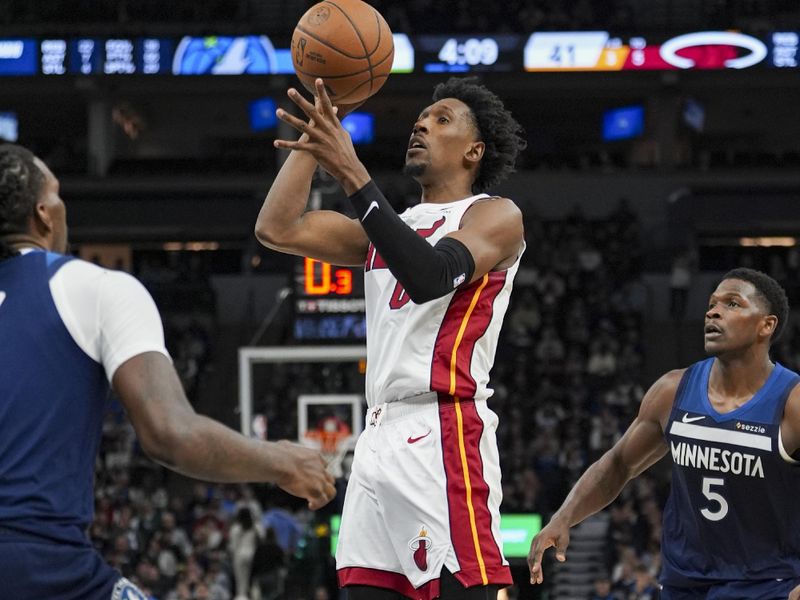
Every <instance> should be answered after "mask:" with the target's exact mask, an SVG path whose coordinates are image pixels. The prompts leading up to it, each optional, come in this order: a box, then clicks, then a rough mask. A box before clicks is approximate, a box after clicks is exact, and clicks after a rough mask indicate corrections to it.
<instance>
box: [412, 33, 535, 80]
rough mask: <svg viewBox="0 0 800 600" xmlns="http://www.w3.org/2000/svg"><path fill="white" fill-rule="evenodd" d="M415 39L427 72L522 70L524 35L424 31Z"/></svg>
mask: <svg viewBox="0 0 800 600" xmlns="http://www.w3.org/2000/svg"><path fill="white" fill-rule="evenodd" d="M414 43H415V46H416V54H417V62H418V63H419V64H420V65H421V66H422V70H423V71H424V72H426V73H469V72H473V71H519V70H520V66H521V64H520V62H521V58H522V56H521V54H522V38H521V37H520V36H517V35H475V36H468V35H459V36H445V35H421V36H417V37H416V38H414Z"/></svg>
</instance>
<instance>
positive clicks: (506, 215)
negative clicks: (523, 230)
mask: <svg viewBox="0 0 800 600" xmlns="http://www.w3.org/2000/svg"><path fill="white" fill-rule="evenodd" d="M467 219H475V220H480V221H485V220H486V219H491V220H495V221H496V220H500V221H503V222H506V223H509V222H519V223H520V224H521V223H522V211H521V210H520V208H519V206H517V205H516V203H515V202H514V201H513V200H511V198H506V197H505V196H482V197H479V198H476V199H475V201H474V202H473V203H472V204H470V206H469V208H467V212H466V213H465V215H464V220H465V221H466V220H467Z"/></svg>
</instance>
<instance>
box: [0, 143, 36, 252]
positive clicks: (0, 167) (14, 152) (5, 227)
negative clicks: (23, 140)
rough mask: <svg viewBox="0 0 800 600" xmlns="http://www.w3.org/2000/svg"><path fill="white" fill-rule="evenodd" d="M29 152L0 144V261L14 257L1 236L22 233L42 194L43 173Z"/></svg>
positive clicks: (14, 145)
mask: <svg viewBox="0 0 800 600" xmlns="http://www.w3.org/2000/svg"><path fill="white" fill-rule="evenodd" d="M34 158H35V157H34V155H33V153H32V152H31V151H30V150H28V149H27V148H23V147H22V146H17V145H16V144H0V260H1V259H3V258H8V257H9V256H13V255H14V254H16V253H15V252H14V251H13V250H12V249H11V247H10V246H9V245H8V244H6V243H4V242H3V236H6V235H9V234H12V233H23V232H25V231H26V230H27V228H28V221H29V219H30V217H31V216H32V215H33V211H34V210H35V208H36V203H37V202H38V201H39V196H41V193H42V187H43V185H44V173H42V170H41V169H40V168H39V167H38V166H36V163H35V162H34Z"/></svg>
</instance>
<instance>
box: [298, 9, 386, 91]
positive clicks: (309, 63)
mask: <svg viewBox="0 0 800 600" xmlns="http://www.w3.org/2000/svg"><path fill="white" fill-rule="evenodd" d="M393 59H394V42H393V41H392V31H391V30H390V29H389V25H388V24H387V23H386V20H385V19H384V18H383V16H382V15H381V14H380V13H379V12H378V11H377V10H375V9H374V8H372V7H371V6H370V5H369V4H367V3H366V2H362V1H361V0H323V2H320V3H318V4H315V5H314V6H312V7H311V8H310V9H309V10H308V11H307V12H306V13H305V14H304V15H303V16H302V17H301V18H300V21H299V22H298V23H297V26H296V27H295V29H294V33H293V34H292V62H293V63H294V70H295V72H296V73H297V77H298V78H299V79H300V81H301V82H302V84H303V86H304V87H305V88H306V89H307V90H308V91H310V92H311V93H314V80H315V79H317V78H318V77H322V79H324V81H325V88H326V90H327V92H328V95H329V96H330V98H331V101H332V102H333V103H334V104H355V103H357V102H363V101H364V100H366V99H367V98H369V97H370V96H372V95H373V94H375V93H376V92H377V91H378V90H379V89H381V86H383V84H384V83H386V79H387V78H388V77H389V72H390V71H391V70H392V60H393Z"/></svg>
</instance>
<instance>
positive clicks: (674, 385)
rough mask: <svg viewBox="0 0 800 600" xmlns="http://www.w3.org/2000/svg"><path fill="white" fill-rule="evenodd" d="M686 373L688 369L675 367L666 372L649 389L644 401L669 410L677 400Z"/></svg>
mask: <svg viewBox="0 0 800 600" xmlns="http://www.w3.org/2000/svg"><path fill="white" fill-rule="evenodd" d="M685 374H686V369H673V370H671V371H667V372H666V373H664V374H663V375H662V376H661V377H659V378H658V379H656V381H655V382H654V383H653V385H651V386H650V389H649V390H647V394H645V398H644V402H646V403H648V404H650V405H653V406H659V407H661V408H662V409H664V410H668V409H669V408H670V407H671V406H672V403H673V402H674V401H675V396H676V394H677V393H678V388H679V387H680V385H681V381H682V380H683V376H684V375H685Z"/></svg>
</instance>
